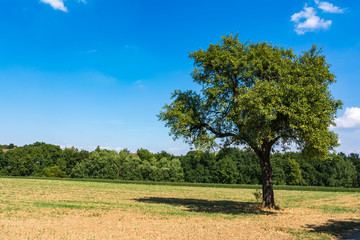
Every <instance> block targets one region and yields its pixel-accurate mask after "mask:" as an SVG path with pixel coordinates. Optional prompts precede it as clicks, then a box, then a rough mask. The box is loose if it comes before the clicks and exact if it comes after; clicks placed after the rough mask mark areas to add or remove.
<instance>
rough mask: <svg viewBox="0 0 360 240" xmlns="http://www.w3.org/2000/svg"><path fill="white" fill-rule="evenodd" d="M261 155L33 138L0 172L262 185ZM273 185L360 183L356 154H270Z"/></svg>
mask: <svg viewBox="0 0 360 240" xmlns="http://www.w3.org/2000/svg"><path fill="white" fill-rule="evenodd" d="M258 161H259V159H258V157H257V155H256V154H255V153H254V152H253V151H252V150H240V149H237V148H228V149H223V150H221V151H220V152H218V153H216V154H214V153H210V152H200V151H190V152H188V153H187V154H186V155H185V156H179V157H176V156H174V155H171V154H169V153H167V152H164V151H163V152H161V153H155V154H153V153H151V152H149V151H148V150H145V149H139V150H138V151H137V153H136V154H133V153H130V152H129V151H128V150H126V149H125V150H122V151H120V152H119V153H118V152H116V151H109V150H101V149H100V148H97V149H96V150H95V151H93V152H88V151H85V150H81V151H79V150H78V149H76V148H65V149H61V148H60V147H59V146H55V145H51V144H46V143H39V142H37V143H34V144H31V145H25V146H23V147H15V148H14V149H13V150H11V151H8V152H6V153H3V152H2V151H0V175H8V176H45V177H72V178H98V179H123V180H150V181H172V182H183V181H185V182H202V183H238V184H261V169H260V165H259V163H258ZM271 162H272V165H273V171H274V177H273V181H274V184H281V185H285V184H286V185H308V186H334V187H335V186H337V187H338V186H343V187H360V157H359V155H358V154H349V155H345V154H343V153H339V154H333V155H331V158H329V159H327V160H319V159H315V158H314V159H309V158H305V157H304V156H303V155H302V154H301V153H298V152H286V153H274V154H273V155H272V157H271Z"/></svg>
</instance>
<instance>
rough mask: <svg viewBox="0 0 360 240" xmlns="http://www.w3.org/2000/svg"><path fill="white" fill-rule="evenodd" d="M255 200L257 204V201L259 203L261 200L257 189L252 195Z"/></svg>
mask: <svg viewBox="0 0 360 240" xmlns="http://www.w3.org/2000/svg"><path fill="white" fill-rule="evenodd" d="M253 195H254V197H255V199H256V202H258V201H259V200H260V201H261V198H262V194H261V192H260V191H259V189H256V191H255V192H254V193H253Z"/></svg>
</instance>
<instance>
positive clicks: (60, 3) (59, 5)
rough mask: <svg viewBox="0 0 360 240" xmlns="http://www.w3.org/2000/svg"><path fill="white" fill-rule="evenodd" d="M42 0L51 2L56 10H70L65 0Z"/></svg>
mask: <svg viewBox="0 0 360 240" xmlns="http://www.w3.org/2000/svg"><path fill="white" fill-rule="evenodd" d="M40 2H42V3H46V4H49V5H50V6H51V7H52V8H53V9H55V10H60V11H63V12H67V11H68V9H67V7H66V6H65V4H64V0H40ZM77 2H79V3H80V2H82V3H84V4H86V0H78V1H77Z"/></svg>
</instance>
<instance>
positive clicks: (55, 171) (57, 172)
mask: <svg viewBox="0 0 360 240" xmlns="http://www.w3.org/2000/svg"><path fill="white" fill-rule="evenodd" d="M43 175H44V176H45V177H56V178H64V177H66V173H65V172H64V171H61V169H60V168H59V166H52V167H46V168H44V169H43Z"/></svg>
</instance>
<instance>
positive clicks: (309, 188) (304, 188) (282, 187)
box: [0, 176, 360, 192]
mask: <svg viewBox="0 0 360 240" xmlns="http://www.w3.org/2000/svg"><path fill="white" fill-rule="evenodd" d="M1 178H11V179H39V180H60V181H74V182H99V183H120V184H142V185H166V186H185V187H210V188H240V189H261V188H262V186H261V185H256V184H220V183H189V182H154V181H134V180H119V179H114V180H113V179H92V178H47V177H33V176H30V177H19V176H0V179H1ZM274 189H275V190H293V191H318V192H360V188H345V187H320V186H290V185H274Z"/></svg>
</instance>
